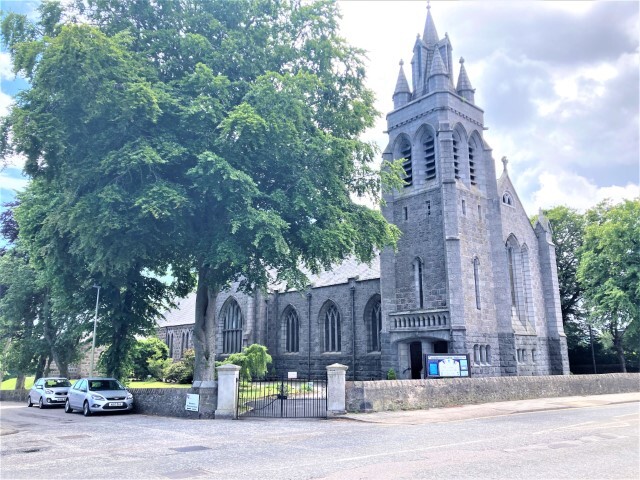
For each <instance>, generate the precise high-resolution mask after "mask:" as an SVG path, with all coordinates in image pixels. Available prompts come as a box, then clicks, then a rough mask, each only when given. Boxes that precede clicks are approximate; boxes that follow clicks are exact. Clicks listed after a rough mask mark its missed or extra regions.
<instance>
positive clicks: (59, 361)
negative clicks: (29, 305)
mask: <svg viewBox="0 0 640 480" xmlns="http://www.w3.org/2000/svg"><path fill="white" fill-rule="evenodd" d="M43 304H44V309H43V315H42V316H43V317H44V339H45V340H46V342H47V345H49V351H50V352H51V357H52V358H53V361H54V362H56V366H57V367H58V372H59V373H60V376H61V377H65V378H68V377H69V365H68V364H67V362H65V361H64V359H63V358H62V357H61V356H60V352H58V348H57V346H56V337H57V332H56V329H55V328H54V326H53V324H52V322H51V308H50V304H49V292H48V291H46V292H45V294H44V301H43Z"/></svg>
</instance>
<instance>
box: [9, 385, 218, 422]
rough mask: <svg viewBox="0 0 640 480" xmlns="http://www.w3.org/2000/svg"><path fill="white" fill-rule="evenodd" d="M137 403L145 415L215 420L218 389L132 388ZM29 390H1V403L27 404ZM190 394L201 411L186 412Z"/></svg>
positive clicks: (139, 410)
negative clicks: (196, 396) (193, 395)
mask: <svg viewBox="0 0 640 480" xmlns="http://www.w3.org/2000/svg"><path fill="white" fill-rule="evenodd" d="M129 391H130V392H131V393H132V394H133V398H134V401H135V408H134V412H136V413H141V414H144V415H159V416H164V417H179V418H194V419H198V418H213V416H214V412H215V411H216V407H217V399H218V391H217V388H211V389H206V391H203V390H199V391H198V390H196V389H194V388H131V389H129ZM28 393H29V390H0V401H6V402H24V404H25V405H26V404H27V394H28ZM188 393H199V394H200V407H199V409H200V411H199V412H191V411H187V410H185V408H184V407H185V403H186V400H187V394H188Z"/></svg>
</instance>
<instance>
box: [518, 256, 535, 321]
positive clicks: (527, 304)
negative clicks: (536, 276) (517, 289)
mask: <svg viewBox="0 0 640 480" xmlns="http://www.w3.org/2000/svg"><path fill="white" fill-rule="evenodd" d="M520 256H521V257H522V274H523V275H522V283H523V294H524V295H523V297H524V316H525V318H526V319H527V321H528V322H530V323H533V321H534V311H533V299H532V298H531V297H532V295H533V291H532V289H531V265H530V264H529V248H528V247H527V245H526V244H523V245H522V247H521V249H520Z"/></svg>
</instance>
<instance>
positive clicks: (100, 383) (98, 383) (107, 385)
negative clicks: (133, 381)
mask: <svg viewBox="0 0 640 480" xmlns="http://www.w3.org/2000/svg"><path fill="white" fill-rule="evenodd" d="M89 390H91V391H93V392H97V391H100V390H124V387H123V386H122V384H121V383H120V382H118V381H117V380H89Z"/></svg>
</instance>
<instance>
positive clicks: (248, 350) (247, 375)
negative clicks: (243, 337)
mask: <svg viewBox="0 0 640 480" xmlns="http://www.w3.org/2000/svg"><path fill="white" fill-rule="evenodd" d="M271 362H272V359H271V355H269V354H268V353H267V347H265V346H264V345H259V344H257V343H254V344H253V345H249V346H248V347H245V348H244V349H243V350H242V353H232V354H231V355H229V356H228V357H227V359H226V360H224V361H222V362H216V366H220V365H228V364H233V365H237V366H239V367H240V376H241V377H243V378H244V379H246V380H248V381H251V379H252V378H263V377H264V376H265V375H266V373H267V369H268V366H269V364H270V363H271Z"/></svg>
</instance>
